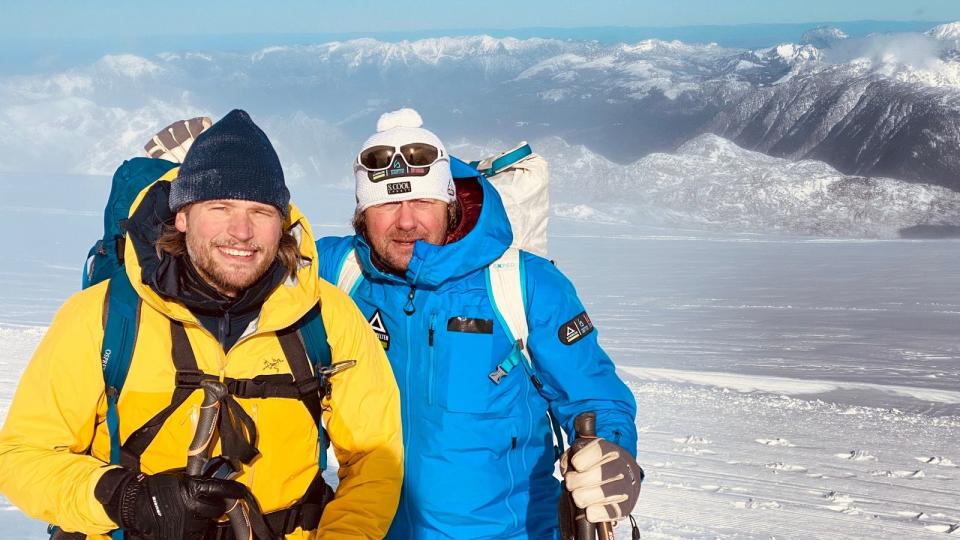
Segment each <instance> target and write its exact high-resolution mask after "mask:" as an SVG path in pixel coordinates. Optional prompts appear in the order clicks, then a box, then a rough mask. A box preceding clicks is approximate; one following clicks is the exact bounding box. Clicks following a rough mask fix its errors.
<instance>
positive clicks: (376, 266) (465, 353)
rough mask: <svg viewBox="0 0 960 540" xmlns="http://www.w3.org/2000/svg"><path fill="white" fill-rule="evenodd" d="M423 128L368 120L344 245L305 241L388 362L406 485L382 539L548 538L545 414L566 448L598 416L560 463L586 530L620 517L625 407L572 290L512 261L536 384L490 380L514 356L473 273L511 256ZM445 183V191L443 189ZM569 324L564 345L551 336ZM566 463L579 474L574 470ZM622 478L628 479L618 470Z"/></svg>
mask: <svg viewBox="0 0 960 540" xmlns="http://www.w3.org/2000/svg"><path fill="white" fill-rule="evenodd" d="M421 124H422V120H421V119H420V116H419V115H418V114H417V113H416V112H415V111H413V110H411V109H402V110H400V111H396V112H394V113H388V114H385V115H383V116H382V117H381V119H380V122H379V123H378V126H377V128H378V131H377V133H376V134H374V135H373V136H371V137H370V138H369V139H368V140H367V141H366V142H365V143H364V145H363V147H362V149H361V151H360V153H359V155H358V156H357V159H356V160H355V162H354V172H355V176H356V182H357V189H356V195H357V209H356V214H355V216H354V228H355V229H356V235H354V236H349V237H342V238H336V237H331V238H324V239H321V240H320V241H318V242H317V247H318V251H319V253H320V274H321V277H323V278H325V279H327V280H328V281H331V282H333V283H337V282H338V281H340V282H341V284H343V279H342V275H341V274H342V269H343V265H344V260H345V259H346V258H347V257H348V256H350V257H352V256H353V254H355V256H356V259H357V261H358V262H359V266H360V269H361V270H362V277H361V278H360V279H359V281H357V282H356V283H355V285H353V286H352V290H351V291H350V292H351V296H352V297H353V299H354V300H355V301H356V303H357V305H358V306H359V307H360V310H361V311H362V312H363V313H364V315H365V316H366V318H367V320H368V321H369V322H370V324H371V326H372V327H373V329H374V331H375V333H376V334H377V336H378V337H379V338H380V341H381V343H382V345H383V347H384V349H386V351H387V356H388V357H389V359H390V363H391V365H392V366H393V371H394V375H395V376H396V378H397V382H398V384H399V387H400V395H401V415H402V420H403V438H404V445H405V449H406V450H405V456H406V463H405V476H404V485H403V491H402V494H401V500H400V506H399V508H398V511H397V516H396V518H395V519H394V522H393V525H392V527H391V529H390V533H389V534H388V538H537V539H539V538H554V537H556V535H557V501H558V498H559V496H560V490H561V487H560V483H559V482H558V481H557V480H556V479H555V478H554V476H553V474H554V463H555V461H556V458H557V456H556V453H555V448H554V442H553V437H552V432H551V426H550V420H549V418H548V416H547V412H548V410H549V411H550V412H551V413H552V415H553V416H554V418H556V419H557V420H558V421H559V423H560V425H561V426H562V427H563V429H564V431H566V433H568V434H571V435H572V434H573V433H574V429H573V420H574V418H575V417H576V416H577V415H578V414H580V413H582V412H585V411H594V412H596V415H597V432H598V435H599V437H601V438H602V440H596V441H594V442H593V443H592V445H591V446H590V447H588V449H587V450H586V451H584V452H583V453H578V454H577V455H578V456H579V458H578V459H573V460H572V462H571V460H568V459H566V457H567V456H564V459H562V460H561V461H562V463H561V468H562V469H563V470H564V472H565V478H566V480H567V486H568V489H571V491H573V498H574V500H575V501H576V505H577V506H578V507H580V508H585V509H586V515H587V517H588V518H589V519H590V520H591V521H616V520H617V519H619V518H621V517H624V516H626V515H627V514H628V513H629V512H630V510H631V509H632V507H633V504H634V503H635V502H636V497H637V495H638V494H639V478H638V475H636V474H635V471H636V469H633V468H632V467H636V464H635V462H633V457H632V456H633V455H635V454H636V443H637V440H636V439H637V435H636V427H635V423H634V418H635V416H636V404H635V401H634V398H633V395H632V393H631V392H630V391H629V390H628V389H627V387H626V386H625V385H624V383H623V382H622V381H621V380H620V379H619V378H618V377H617V375H616V373H615V370H614V365H613V363H612V362H611V360H610V358H609V357H608V356H607V354H606V353H605V352H604V351H603V349H601V348H600V345H599V344H598V342H597V332H596V331H594V329H593V325H592V323H591V322H590V319H589V316H587V314H586V312H585V310H584V307H583V304H582V303H581V302H580V300H579V299H578V298H577V295H576V291H575V290H574V288H573V285H572V284H571V283H570V281H569V280H568V279H567V278H566V277H564V275H563V274H561V273H560V271H558V270H557V269H556V268H555V267H554V266H553V264H551V263H550V261H547V260H545V259H543V258H541V257H538V256H536V255H532V254H530V253H527V252H521V261H520V262H521V273H522V275H523V277H524V302H525V306H526V313H527V322H528V326H529V337H528V343H527V350H528V351H529V352H530V353H531V356H532V359H533V368H534V369H535V374H536V375H535V376H534V377H530V376H528V375H527V374H525V373H524V370H523V369H517V370H514V371H512V372H511V373H510V374H508V375H507V376H504V377H502V379H500V382H499V384H497V383H495V382H494V381H493V380H492V378H491V376H490V375H491V373H492V372H495V371H496V369H497V366H498V365H500V363H501V361H503V360H504V359H505V358H506V357H507V356H508V355H509V354H510V353H511V350H512V347H513V343H512V342H511V340H510V338H508V337H507V334H506V332H505V330H504V328H502V326H501V324H499V323H498V322H497V321H498V317H497V315H496V313H495V312H494V306H493V305H492V303H491V300H490V294H489V292H488V285H487V282H486V276H485V269H486V268H487V266H488V265H489V264H490V263H491V262H493V261H495V260H497V259H498V258H499V257H500V256H501V255H502V254H503V253H504V252H505V250H507V248H508V247H509V246H510V243H511V241H512V237H513V235H512V232H511V227H510V223H509V221H508V218H507V214H506V212H505V210H504V207H503V204H502V202H501V199H500V196H499V195H498V194H497V191H496V189H495V188H494V187H493V186H492V185H491V184H490V183H489V182H488V181H487V180H486V179H485V178H484V177H483V176H482V175H480V174H479V173H478V172H477V171H476V170H474V169H472V168H470V167H469V166H468V165H466V164H464V163H463V162H461V161H459V160H456V159H455V158H451V157H450V156H449V155H448V154H447V152H446V149H445V148H444V145H443V144H442V142H441V141H440V140H439V139H438V138H437V136H436V135H434V134H433V133H432V132H430V131H428V130H426V129H423V128H422V127H420V126H421ZM454 178H455V179H456V181H454ZM570 325H576V328H578V329H579V331H578V332H577V333H576V335H575V336H574V337H571V336H570V335H569V334H568V333H567V332H563V329H565V328H567V327H568V326H570ZM578 461H579V462H578ZM631 464H632V465H631Z"/></svg>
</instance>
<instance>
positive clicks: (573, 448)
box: [570, 411, 614, 540]
mask: <svg viewBox="0 0 960 540" xmlns="http://www.w3.org/2000/svg"><path fill="white" fill-rule="evenodd" d="M573 429H574V430H575V433H576V435H575V437H576V438H575V439H574V441H573V443H572V444H571V445H570V455H571V456H573V455H574V454H576V453H577V452H579V451H580V450H581V449H583V447H584V446H586V445H587V444H589V443H590V441H591V440H593V439H596V438H597V415H596V413H594V412H593V411H588V412H584V413H580V414H579V415H577V417H576V418H575V419H574V420H573ZM576 523H577V526H576V532H577V540H594V539H599V540H614V539H613V524H612V523H610V522H603V523H590V522H589V521H587V512H586V510H584V511H583V513H582V514H578V515H577V516H576Z"/></svg>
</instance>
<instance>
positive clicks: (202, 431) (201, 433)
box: [187, 379, 253, 540]
mask: <svg viewBox="0 0 960 540" xmlns="http://www.w3.org/2000/svg"><path fill="white" fill-rule="evenodd" d="M200 388H202V389H203V403H202V404H201V405H200V417H199V418H198V419H197V431H196V432H195V433H194V435H193V442H191V443H190V449H189V450H188V451H187V474H189V475H192V476H200V475H202V474H203V468H204V466H205V465H206V464H207V460H208V459H209V458H210V450H211V448H210V447H211V443H212V442H213V432H214V430H215V429H216V426H217V419H218V417H219V416H220V403H221V401H222V400H223V398H225V397H227V394H228V393H229V391H228V390H227V386H226V385H225V384H223V383H222V382H220V381H217V380H213V379H205V380H203V381H200ZM227 505H229V506H230V509H229V510H227V516H228V517H229V518H230V528H232V529H233V536H234V538H236V540H253V527H252V526H251V525H250V516H249V515H248V514H247V509H246V507H245V506H244V504H243V501H242V500H241V499H234V500H232V501H231V500H227Z"/></svg>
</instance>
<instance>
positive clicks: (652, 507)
mask: <svg viewBox="0 0 960 540" xmlns="http://www.w3.org/2000/svg"><path fill="white" fill-rule="evenodd" d="M54 186H55V187H54ZM105 192H106V186H105V181H104V180H102V179H99V180H98V179H95V178H91V177H69V178H56V179H52V178H41V177H38V176H30V177H13V176H10V175H6V176H4V175H0V201H2V202H0V208H2V210H3V211H2V212H0V226H2V227H5V230H8V231H12V232H13V233H14V234H12V235H10V236H9V238H8V246H7V247H8V250H7V254H6V256H5V257H4V258H2V259H0V344H2V345H3V346H2V347H0V420H2V419H3V418H4V417H5V415H6V411H7V408H8V407H9V401H10V398H11V396H12V393H13V391H14V388H15V384H16V379H17V378H18V376H19V373H20V371H21V370H22V368H23V366H24V365H25V363H26V362H27V361H28V359H29V356H30V353H31V352H32V350H33V348H34V346H35V345H36V343H37V342H38V341H39V339H40V337H41V336H42V334H43V332H44V329H45V326H46V324H48V323H49V320H50V318H51V316H52V314H53V312H54V311H55V310H56V308H57V307H58V306H59V304H60V303H61V302H62V300H63V299H64V298H65V297H66V295H68V294H69V293H70V292H71V291H72V290H74V289H75V288H76V287H77V286H78V284H79V267H80V264H81V261H82V259H83V256H84V255H85V250H86V247H87V244H88V243H89V241H90V240H91V239H92V238H94V237H95V236H96V235H97V231H98V229H99V228H100V212H99V207H100V206H102V201H103V200H104V194H105ZM331 193H332V194H326V195H325V196H324V197H323V198H321V197H319V196H317V194H316V192H315V191H309V190H306V189H305V188H304V189H301V191H299V192H297V190H294V198H295V200H298V199H299V201H300V203H301V206H302V207H303V208H304V210H305V211H306V213H307V215H309V216H313V217H314V221H315V222H316V226H315V229H316V230H317V231H318V232H319V233H320V234H334V233H337V234H343V233H345V232H346V227H345V224H346V222H347V219H348V215H349V208H350V205H351V201H350V193H349V192H348V191H342V192H341V191H335V192H331ZM25 201H35V202H31V203H27V202H25ZM581 217H582V219H580V220H572V219H563V218H557V219H554V221H553V223H552V224H551V230H552V237H551V245H550V250H551V257H552V258H554V259H555V260H556V261H557V264H558V265H559V267H560V268H561V269H562V270H563V271H564V272H566V273H567V274H568V275H569V276H571V277H572V278H573V280H574V281H575V283H576V284H577V287H578V291H579V292H580V294H581V296H582V298H583V299H584V301H585V303H586V304H587V309H588V311H589V312H590V314H591V316H592V318H593V319H594V320H595V322H596V323H597V326H598V328H599V331H600V338H601V341H602V342H603V344H604V345H605V346H606V348H607V350H608V351H609V352H610V353H611V355H612V356H613V357H614V358H615V359H616V361H617V363H618V365H619V366H620V370H621V373H622V375H623V377H624V378H625V379H626V380H627V381H628V383H629V384H630V386H631V388H632V389H633V391H634V393H635V395H636V397H637V402H638V406H639V414H638V419H637V424H638V427H639V429H640V432H641V433H640V444H639V460H640V462H641V464H642V465H644V467H645V468H646V471H647V482H646V483H645V486H644V494H643V497H642V502H641V504H640V505H639V507H638V508H637V511H636V514H635V515H636V517H637V518H638V521H639V523H640V526H641V529H642V530H643V536H644V538H675V537H680V538H716V537H721V538H770V537H777V538H891V539H892V538H943V537H945V536H947V534H948V532H949V531H956V526H957V524H958V523H960V482H958V480H960V468H958V467H957V465H960V450H958V449H957V445H956V441H957V440H960V386H958V383H960V344H958V343H957V342H956V339H955V336H956V328H957V325H958V322H960V295H958V294H957V293H956V292H955V291H956V290H957V286H956V284H957V283H960V264H958V263H960V260H958V255H957V254H958V248H960V243H957V242H955V241H907V240H888V241H875V240H835V239H834V240H825V239H815V238H803V237H782V236H762V235H743V234H739V235H737V234H719V233H704V232H697V231H683V230H667V229H650V228H638V227H635V226H631V225H627V224H623V223H598V222H597V220H592V219H590V216H585V217H584V216H581ZM0 531H3V534H2V535H0V536H2V537H3V538H16V539H20V538H25V539H26V538H29V539H40V538H44V537H45V534H44V528H43V524H40V523H38V522H35V521H32V520H29V519H28V518H26V517H24V516H23V515H22V514H21V513H19V512H18V511H16V510H15V509H13V508H12V507H10V506H9V504H8V503H6V501H5V500H3V499H0ZM624 534H625V533H624V532H622V531H621V532H620V535H621V537H623V536H624ZM954 534H960V531H957V532H955V533H954Z"/></svg>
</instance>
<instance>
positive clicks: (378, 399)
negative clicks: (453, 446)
mask: <svg viewBox="0 0 960 540" xmlns="http://www.w3.org/2000/svg"><path fill="white" fill-rule="evenodd" d="M321 301H322V302H323V307H322V310H323V320H324V321H332V322H333V324H332V325H331V327H330V328H328V329H327V335H328V340H329V342H330V346H331V350H332V353H333V362H334V363H336V362H343V361H346V360H356V361H357V364H356V366H355V367H353V368H349V369H347V370H345V371H342V372H340V373H338V374H336V375H334V376H333V377H332V378H331V385H332V392H331V397H330V408H329V409H330V410H329V411H328V412H325V413H324V420H325V422H326V426H327V431H328V433H329V435H330V442H331V444H332V445H333V449H334V452H335V454H336V456H337V461H338V462H339V463H340V470H339V471H338V476H339V478H340V485H339V487H338V488H337V492H336V497H335V498H334V500H333V501H332V502H331V503H330V504H329V505H328V506H327V507H326V509H325V510H324V512H323V518H322V520H321V522H320V528H319V531H320V533H319V537H320V538H383V537H384V536H385V535H386V534H387V529H389V527H390V523H391V522H392V521H393V516H394V513H395V512H396V510H397V502H398V501H399V499H400V485H401V483H402V481H403V438H402V433H403V432H402V428H401V426H400V394H399V390H398V389H397V383H396V380H395V379H394V376H393V371H392V370H391V368H390V364H389V362H388V360H387V357H386V354H385V353H384V351H383V346H382V345H380V342H379V341H378V340H377V338H376V336H375V335H374V334H373V331H372V330H371V329H370V325H369V323H367V321H366V319H364V318H363V314H361V313H360V310H359V309H357V307H356V305H354V303H353V301H352V300H350V298H349V297H348V296H347V295H346V294H344V293H342V292H340V291H339V290H338V289H336V288H335V287H333V286H327V288H326V289H325V290H324V294H323V297H322V300H321Z"/></svg>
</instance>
